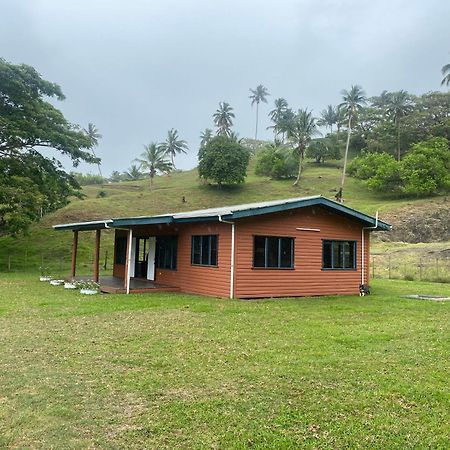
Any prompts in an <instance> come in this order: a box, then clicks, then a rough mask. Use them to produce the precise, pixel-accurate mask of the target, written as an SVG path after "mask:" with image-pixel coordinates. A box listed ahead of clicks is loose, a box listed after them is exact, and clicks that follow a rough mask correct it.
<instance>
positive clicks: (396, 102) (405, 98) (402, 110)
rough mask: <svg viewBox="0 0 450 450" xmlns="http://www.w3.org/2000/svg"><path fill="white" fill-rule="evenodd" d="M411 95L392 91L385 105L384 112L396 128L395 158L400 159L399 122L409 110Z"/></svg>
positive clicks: (402, 91)
mask: <svg viewBox="0 0 450 450" xmlns="http://www.w3.org/2000/svg"><path fill="white" fill-rule="evenodd" d="M411 108H412V104H411V97H410V95H409V94H408V93H407V92H406V91H404V90H401V91H398V92H393V93H392V94H391V95H390V96H389V100H388V102H387V105H386V114H387V116H388V117H389V118H390V119H391V120H392V121H393V122H394V125H395V128H396V129H397V160H398V161H400V157H401V151H400V122H401V118H402V117H404V116H406V114H408V112H409V111H410V110H411Z"/></svg>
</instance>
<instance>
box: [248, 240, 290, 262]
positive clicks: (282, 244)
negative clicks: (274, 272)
mask: <svg viewBox="0 0 450 450" xmlns="http://www.w3.org/2000/svg"><path fill="white" fill-rule="evenodd" d="M253 267H261V268H265V269H292V268H294V239H293V238H290V237H268V236H255V237H254V241H253Z"/></svg>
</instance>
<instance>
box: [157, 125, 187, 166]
mask: <svg viewBox="0 0 450 450" xmlns="http://www.w3.org/2000/svg"><path fill="white" fill-rule="evenodd" d="M160 147H161V148H162V149H163V150H164V151H165V152H166V155H167V156H169V157H170V161H171V162H172V166H173V168H175V163H174V159H175V156H176V155H178V154H180V153H186V152H187V150H188V146H187V143H186V141H185V140H183V139H180V138H179V136H178V131H177V130H175V129H174V128H172V129H171V130H169V131H168V132H167V138H166V140H165V142H162V143H161V144H160Z"/></svg>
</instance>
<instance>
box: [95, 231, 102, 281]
mask: <svg viewBox="0 0 450 450" xmlns="http://www.w3.org/2000/svg"><path fill="white" fill-rule="evenodd" d="M100 233H101V231H100V230H95V252H94V281H95V282H96V283H98V280H99V265H100Z"/></svg>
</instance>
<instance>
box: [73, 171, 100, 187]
mask: <svg viewBox="0 0 450 450" xmlns="http://www.w3.org/2000/svg"><path fill="white" fill-rule="evenodd" d="M70 174H71V175H72V176H73V177H74V178H75V180H76V181H77V183H78V184H79V185H80V186H89V185H91V184H105V183H106V179H105V178H103V177H102V176H100V175H94V174H92V173H80V172H71V173H70Z"/></svg>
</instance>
